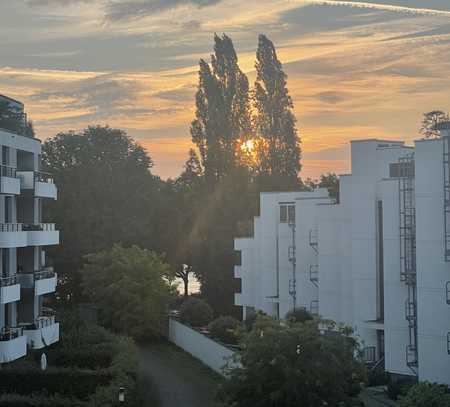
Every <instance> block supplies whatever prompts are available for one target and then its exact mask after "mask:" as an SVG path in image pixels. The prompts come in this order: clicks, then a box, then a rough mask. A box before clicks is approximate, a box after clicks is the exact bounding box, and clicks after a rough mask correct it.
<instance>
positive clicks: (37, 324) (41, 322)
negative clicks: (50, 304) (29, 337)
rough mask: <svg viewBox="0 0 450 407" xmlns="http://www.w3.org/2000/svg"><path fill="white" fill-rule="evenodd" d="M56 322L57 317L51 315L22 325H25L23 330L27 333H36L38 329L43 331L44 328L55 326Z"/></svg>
mask: <svg viewBox="0 0 450 407" xmlns="http://www.w3.org/2000/svg"><path fill="white" fill-rule="evenodd" d="M55 322H56V321H55V316H54V315H50V316H40V317H37V318H36V320H35V321H34V322H31V323H24V324H22V325H23V329H24V330H25V331H34V330H37V329H43V328H46V327H48V326H51V325H54V324H55Z"/></svg>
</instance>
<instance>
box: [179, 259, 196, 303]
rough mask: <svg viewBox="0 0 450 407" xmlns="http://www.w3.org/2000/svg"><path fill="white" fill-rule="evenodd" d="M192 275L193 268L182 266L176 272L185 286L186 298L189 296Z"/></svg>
mask: <svg viewBox="0 0 450 407" xmlns="http://www.w3.org/2000/svg"><path fill="white" fill-rule="evenodd" d="M190 274H193V273H192V266H189V265H187V264H182V265H181V267H180V268H179V269H178V270H177V271H176V272H175V276H176V277H178V278H181V280H182V281H183V286H184V296H185V297H187V296H188V295H189V275H190Z"/></svg>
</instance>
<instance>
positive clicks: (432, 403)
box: [398, 382, 450, 407]
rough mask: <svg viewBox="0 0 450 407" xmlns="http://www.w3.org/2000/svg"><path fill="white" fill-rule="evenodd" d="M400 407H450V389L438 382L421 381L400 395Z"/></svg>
mask: <svg viewBox="0 0 450 407" xmlns="http://www.w3.org/2000/svg"><path fill="white" fill-rule="evenodd" d="M398 405H399V407H450V389H449V387H448V386H446V385H442V384H436V383H427V382H424V383H419V384H416V385H414V386H412V387H410V389H409V390H408V392H407V393H406V395H405V396H400V401H399V403H398Z"/></svg>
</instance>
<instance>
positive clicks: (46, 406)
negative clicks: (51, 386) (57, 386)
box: [0, 394, 87, 407]
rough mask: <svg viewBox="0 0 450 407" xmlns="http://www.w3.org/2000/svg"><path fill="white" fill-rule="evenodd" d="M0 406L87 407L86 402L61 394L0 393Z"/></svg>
mask: <svg viewBox="0 0 450 407" xmlns="http://www.w3.org/2000/svg"><path fill="white" fill-rule="evenodd" d="M0 407H87V403H85V402H82V401H80V400H76V399H70V398H64V397H61V396H58V395H56V396H40V395H33V396H31V397H30V396H22V395H19V394H2V395H0Z"/></svg>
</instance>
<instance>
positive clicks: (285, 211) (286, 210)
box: [280, 204, 295, 223]
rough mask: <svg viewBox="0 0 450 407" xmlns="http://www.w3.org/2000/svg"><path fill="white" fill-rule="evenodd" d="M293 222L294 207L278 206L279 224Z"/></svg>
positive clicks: (290, 205) (289, 205) (287, 205)
mask: <svg viewBox="0 0 450 407" xmlns="http://www.w3.org/2000/svg"><path fill="white" fill-rule="evenodd" d="M294 222H295V205H294V204H283V205H280V223H294Z"/></svg>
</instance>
